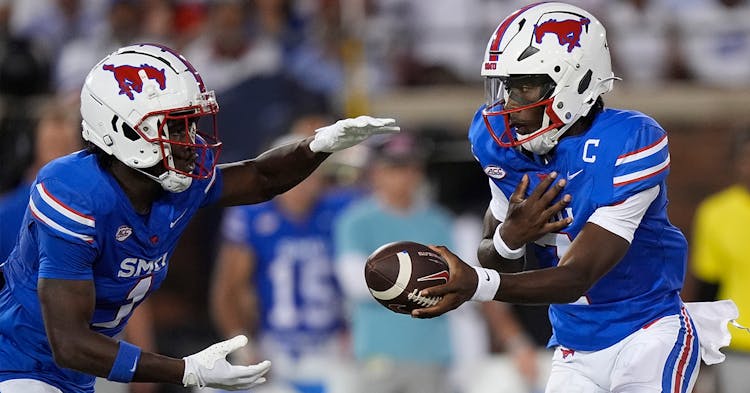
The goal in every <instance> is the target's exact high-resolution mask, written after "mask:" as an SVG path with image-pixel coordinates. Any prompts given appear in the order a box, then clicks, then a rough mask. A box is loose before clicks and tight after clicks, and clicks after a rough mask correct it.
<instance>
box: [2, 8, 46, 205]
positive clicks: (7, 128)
mask: <svg viewBox="0 0 750 393" xmlns="http://www.w3.org/2000/svg"><path fill="white" fill-rule="evenodd" d="M15 10H16V8H15V6H14V4H13V2H12V1H10V0H0V137H2V138H3V143H2V145H0V194H2V193H4V192H5V191H7V190H9V189H11V188H13V187H15V186H17V185H18V183H19V182H20V181H21V179H22V177H23V172H24V171H25V170H26V167H27V166H28V165H29V164H30V163H31V160H32V158H31V155H32V144H33V141H32V135H33V129H34V116H35V114H34V113H33V112H34V109H35V105H36V104H37V102H36V101H37V100H38V99H39V97H40V96H41V95H44V94H47V93H48V92H49V90H50V82H49V80H50V79H49V78H50V59H49V57H48V56H47V55H46V52H45V51H44V50H43V48H42V47H41V46H40V45H39V44H38V43H37V42H35V41H33V40H30V39H26V38H19V37H17V36H15V35H14V34H13V33H12V30H11V28H10V23H11V16H12V15H13V13H14V12H15Z"/></svg>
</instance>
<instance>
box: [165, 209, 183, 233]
mask: <svg viewBox="0 0 750 393" xmlns="http://www.w3.org/2000/svg"><path fill="white" fill-rule="evenodd" d="M185 213H187V209H185V210H183V211H182V214H180V216H179V217H177V219H176V220H174V221H172V222H170V223H169V229H172V228H174V226H175V225H177V222H178V221H180V220H181V219H182V217H183V216H184V215H185Z"/></svg>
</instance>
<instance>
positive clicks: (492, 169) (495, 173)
mask: <svg viewBox="0 0 750 393" xmlns="http://www.w3.org/2000/svg"><path fill="white" fill-rule="evenodd" d="M484 173H486V174H487V176H489V177H494V178H495V179H502V178H504V177H505V169H503V168H500V167H499V166H496V165H487V166H486V167H484Z"/></svg>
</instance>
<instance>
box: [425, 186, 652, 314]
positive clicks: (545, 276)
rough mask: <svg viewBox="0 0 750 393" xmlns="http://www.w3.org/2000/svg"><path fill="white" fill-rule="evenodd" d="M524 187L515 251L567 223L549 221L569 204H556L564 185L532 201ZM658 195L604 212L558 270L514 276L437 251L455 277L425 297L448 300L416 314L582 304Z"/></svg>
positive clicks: (516, 205) (541, 190) (515, 200)
mask: <svg viewBox="0 0 750 393" xmlns="http://www.w3.org/2000/svg"><path fill="white" fill-rule="evenodd" d="M524 183H526V179H524V181H522V182H521V184H520V185H519V187H518V188H517V189H516V192H514V194H513V196H512V197H511V201H510V206H511V208H510V209H509V214H508V219H507V220H506V224H508V223H510V224H509V225H508V228H511V227H512V228H514V230H513V231H511V232H510V233H509V234H508V235H509V236H508V237H509V241H508V243H509V244H512V245H513V246H512V247H518V245H520V244H523V243H526V242H528V240H529V239H534V238H537V236H538V234H539V233H544V232H547V233H549V232H557V231H559V230H560V229H561V228H557V229H556V230H554V231H547V230H546V229H545V228H554V227H557V226H560V225H562V224H564V222H560V221H558V222H554V223H550V222H548V221H547V220H548V219H549V217H552V216H553V215H554V214H555V213H556V212H558V211H560V210H561V209H562V208H564V206H565V204H566V202H564V201H565V199H566V198H565V196H564V197H563V198H561V201H559V202H557V203H555V204H551V205H550V202H551V201H552V200H553V199H554V196H556V195H557V194H559V192H560V191H561V187H560V186H562V185H564V184H561V182H558V187H549V186H550V182H549V181H543V182H542V183H541V184H540V185H539V186H538V187H537V188H536V189H535V190H534V192H532V193H531V195H530V196H529V197H528V198H523V197H521V196H522V195H525V192H524V191H525V190H524V189H525V187H526V186H525V184H524ZM658 192H659V188H658V187H653V188H651V189H647V190H644V191H641V192H640V193H638V194H636V195H633V196H631V197H630V198H628V199H627V200H626V201H625V202H623V203H620V204H616V205H612V206H606V207H602V208H600V209H598V210H597V211H596V212H595V213H594V215H592V216H591V217H589V220H588V222H587V223H586V224H585V225H584V227H583V229H582V230H581V232H580V233H579V234H578V235H577V236H576V238H575V240H574V241H573V242H572V243H571V245H570V247H569V248H568V250H567V252H566V253H565V255H563V256H562V258H561V259H560V261H559V262H558V264H557V266H556V267H553V268H548V269H540V270H534V271H528V272H521V273H511V274H499V273H497V272H495V271H492V270H489V269H479V270H476V269H475V268H472V267H470V266H468V265H466V264H465V263H464V262H463V261H461V260H460V259H459V258H458V257H456V256H455V255H454V254H453V253H451V252H450V251H449V250H448V249H446V248H445V247H436V248H435V250H436V251H438V252H440V254H441V255H442V256H443V257H444V258H446V260H447V261H448V264H449V268H450V272H451V277H450V279H449V280H448V283H447V284H445V285H442V286H436V287H432V288H428V289H425V290H423V291H422V293H421V295H422V296H442V297H443V300H442V301H440V302H439V303H438V304H437V305H435V306H433V307H429V308H425V309H420V310H415V311H414V312H413V313H412V315H413V316H415V317H421V318H430V317H434V316H437V315H440V314H442V313H444V312H446V311H449V310H452V309H454V308H456V307H458V306H459V305H460V304H461V303H463V302H465V301H466V300H470V299H473V300H482V301H485V300H493V299H494V300H500V301H506V302H512V303H522V304H550V303H570V302H574V301H577V300H578V299H579V298H580V297H581V296H584V295H585V293H586V292H587V291H588V290H589V289H590V288H591V287H592V286H593V285H594V284H595V283H596V282H597V281H598V280H599V279H600V278H601V277H602V276H604V275H605V274H606V273H607V272H608V271H610V270H611V269H612V268H613V267H614V266H615V265H616V264H617V263H618V262H619V261H620V260H621V259H622V258H623V257H624V256H625V254H626V253H627V250H628V248H629V247H630V241H631V240H632V235H633V233H634V232H635V230H636V229H637V227H638V226H639V225H640V221H641V219H642V218H643V216H644V214H645V212H646V210H647V209H648V207H649V206H650V204H651V203H652V202H653V200H654V199H655V198H656V196H657V194H658ZM568 200H569V198H568ZM561 202H562V203H561ZM535 206H536V207H535ZM545 206H549V207H548V208H544V207H545ZM540 209H542V210H543V211H544V212H545V214H543V215H541V217H540V218H541V220H538V219H536V218H534V217H537V216H539V211H540ZM514 212H515V214H514ZM514 216H515V217H516V218H520V219H519V220H517V221H516V220H515V218H512V217H514ZM524 223H525V224H524ZM503 237H505V234H503ZM519 239H520V240H519Z"/></svg>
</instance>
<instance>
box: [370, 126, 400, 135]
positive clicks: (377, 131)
mask: <svg viewBox="0 0 750 393" xmlns="http://www.w3.org/2000/svg"><path fill="white" fill-rule="evenodd" d="M398 132H401V127H399V126H390V127H379V128H376V129H374V130H372V131H371V132H370V134H371V135H375V134H396V133H398Z"/></svg>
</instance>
